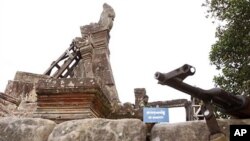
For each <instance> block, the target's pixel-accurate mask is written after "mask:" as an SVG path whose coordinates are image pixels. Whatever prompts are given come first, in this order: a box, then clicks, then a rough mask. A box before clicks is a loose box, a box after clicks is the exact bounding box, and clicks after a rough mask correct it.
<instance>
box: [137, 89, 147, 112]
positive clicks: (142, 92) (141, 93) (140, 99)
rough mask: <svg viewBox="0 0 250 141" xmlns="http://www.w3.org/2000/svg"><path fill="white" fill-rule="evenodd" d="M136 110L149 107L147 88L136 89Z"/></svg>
mask: <svg viewBox="0 0 250 141" xmlns="http://www.w3.org/2000/svg"><path fill="white" fill-rule="evenodd" d="M134 93H135V108H136V109H137V108H141V107H144V106H146V105H147V103H148V96H147V95H146V89H145V88H135V89H134Z"/></svg>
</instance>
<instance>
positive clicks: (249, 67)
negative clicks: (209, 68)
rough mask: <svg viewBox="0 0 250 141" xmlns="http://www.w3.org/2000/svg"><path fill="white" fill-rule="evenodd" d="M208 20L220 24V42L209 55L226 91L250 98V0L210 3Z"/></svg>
mask: <svg viewBox="0 0 250 141" xmlns="http://www.w3.org/2000/svg"><path fill="white" fill-rule="evenodd" d="M203 6H206V7H207V8H208V10H207V13H208V16H207V17H212V18H214V19H215V20H216V21H218V23H219V25H218V27H217V30H216V34H215V35H216V37H217V39H218V40H217V41H216V43H215V44H213V45H212V49H211V51H210V53H209V59H210V61H211V64H213V65H215V66H216V68H217V69H218V70H220V72H221V73H220V74H219V75H218V76H215V77H214V82H215V84H216V85H217V86H219V87H221V88H222V89H224V90H226V91H228V92H230V93H234V94H240V95H248V96H250V0H206V3H205V4H203Z"/></svg>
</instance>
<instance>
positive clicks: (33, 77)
mask: <svg viewBox="0 0 250 141" xmlns="http://www.w3.org/2000/svg"><path fill="white" fill-rule="evenodd" d="M48 78H50V76H47V75H40V74H34V73H28V72H20V71H18V72H16V75H15V78H14V80H13V81H8V84H7V86H6V89H5V94H6V95H9V96H11V97H13V98H15V99H17V100H18V101H20V104H13V103H10V102H8V101H6V100H5V101H4V100H1V99H0V104H2V105H0V106H1V107H3V108H2V109H4V110H6V111H8V114H7V115H6V114H4V115H2V116H23V117H32V116H33V112H34V111H35V110H36V106H37V105H36V101H37V95H36V91H35V85H36V83H37V82H38V81H39V80H45V79H48ZM1 111H3V110H1V109H0V112H1ZM3 113H6V112H3ZM0 116H1V114H0Z"/></svg>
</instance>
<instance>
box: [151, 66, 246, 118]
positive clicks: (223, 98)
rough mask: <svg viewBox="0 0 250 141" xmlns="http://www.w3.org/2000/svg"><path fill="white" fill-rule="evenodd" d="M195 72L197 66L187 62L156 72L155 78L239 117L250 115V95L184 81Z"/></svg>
mask: <svg viewBox="0 0 250 141" xmlns="http://www.w3.org/2000/svg"><path fill="white" fill-rule="evenodd" d="M194 73H195V68H194V67H192V66H190V65H187V64H185V65H183V66H182V67H180V68H177V69H175V70H173V71H171V72H168V73H160V72H156V73H155V78H156V79H157V80H158V83H159V84H162V85H168V86H170V87H172V88H174V89H177V90H179V91H182V92H184V93H187V94H189V95H191V96H193V97H196V98H199V99H201V100H203V101H207V102H211V103H212V104H214V105H216V106H217V107H218V108H219V109H220V110H221V112H223V113H227V114H230V115H232V116H234V117H238V118H249V117H250V99H249V98H248V97H245V96H240V95H234V94H230V93H228V92H226V91H224V90H223V89H220V88H212V89H209V90H204V89H201V88H198V87H194V86H191V85H189V84H187V83H185V82H183V80H184V79H185V78H186V77H187V76H190V75H193V74H194Z"/></svg>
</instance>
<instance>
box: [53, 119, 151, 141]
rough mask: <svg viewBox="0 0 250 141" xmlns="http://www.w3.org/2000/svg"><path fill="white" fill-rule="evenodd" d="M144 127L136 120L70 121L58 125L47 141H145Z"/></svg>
mask: <svg viewBox="0 0 250 141" xmlns="http://www.w3.org/2000/svg"><path fill="white" fill-rule="evenodd" d="M145 140H146V127H145V124H144V123H143V122H142V121H140V120H138V119H121V120H109V119H101V118H93V119H83V120H72V121H66V122H63V123H61V124H58V125H57V126H56V127H55V128H54V130H53V132H52V133H51V134H50V136H49V139H48V141H145Z"/></svg>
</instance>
